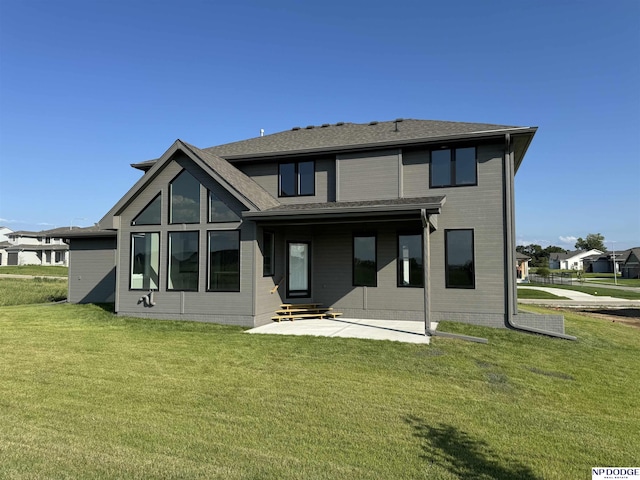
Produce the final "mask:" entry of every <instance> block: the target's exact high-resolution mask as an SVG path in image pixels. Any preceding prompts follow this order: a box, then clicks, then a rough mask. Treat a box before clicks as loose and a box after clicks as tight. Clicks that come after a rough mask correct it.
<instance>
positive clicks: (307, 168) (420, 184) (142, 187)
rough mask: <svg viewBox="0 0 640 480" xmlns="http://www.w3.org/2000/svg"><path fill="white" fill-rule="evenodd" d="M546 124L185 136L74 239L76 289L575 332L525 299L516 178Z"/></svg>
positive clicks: (195, 314) (257, 318) (210, 318)
mask: <svg viewBox="0 0 640 480" xmlns="http://www.w3.org/2000/svg"><path fill="white" fill-rule="evenodd" d="M535 132H536V128H535V127H512V126H504V125H490V124H478V123H459V122H443V121H426V120H406V119H405V120H401V119H398V120H395V121H387V122H371V123H368V124H354V123H336V124H324V125H320V126H308V127H303V128H297V127H296V128H293V129H291V130H289V131H284V132H280V133H276V134H272V135H266V136H260V137H256V138H252V139H249V140H244V141H239V142H235V143H229V144H225V145H220V146H216V147H211V148H205V149H199V148H196V147H194V146H192V145H189V144H187V143H185V142H183V141H180V140H177V141H176V142H175V143H174V144H173V145H172V146H171V147H170V148H169V149H168V150H167V151H166V152H165V154H164V155H162V157H160V158H158V159H156V160H152V161H146V162H141V163H137V164H134V165H133V167H135V168H138V169H140V170H141V171H143V172H144V174H143V175H142V176H141V178H140V180H139V181H138V182H137V183H136V184H135V185H134V186H133V187H132V188H131V190H129V192H127V194H126V195H125V196H124V197H122V198H121V199H120V200H119V201H118V203H117V204H116V205H115V206H114V207H113V208H112V209H111V210H110V211H109V212H108V213H107V215H105V217H104V218H103V219H102V220H100V222H99V224H98V226H97V227H96V228H91V229H85V230H84V231H76V233H75V234H74V235H70V236H69V240H68V241H69V243H70V255H71V259H70V272H69V299H70V301H72V302H101V301H113V302H115V309H116V311H117V312H118V313H119V314H123V315H131V316H138V317H149V318H158V319H185V320H187V319H188V320H200V321H207V322H217V323H225V324H235V325H243V326H257V325H261V324H264V323H267V322H270V321H271V318H272V317H273V315H274V312H275V311H276V310H277V309H278V308H279V306H280V304H283V303H294V304H295V303H318V304H322V305H324V306H326V307H333V308H334V309H335V310H336V311H340V312H342V313H343V315H344V317H350V318H375V319H393V320H407V321H423V320H424V319H425V316H426V317H428V319H429V320H433V321H438V320H455V321H462V322H469V323H475V324H480V325H489V326H495V327H504V326H523V327H525V328H526V327H534V328H537V329H541V330H547V331H552V332H558V333H562V332H563V331H564V326H563V320H562V317H561V316H534V315H529V314H522V313H518V311H517V298H516V258H515V240H514V231H515V229H514V222H515V220H514V175H515V173H516V171H517V170H518V167H519V166H520V164H521V162H522V160H523V158H524V155H525V152H526V151H527V148H528V146H529V144H530V142H531V140H532V139H533V136H534V134H535Z"/></svg>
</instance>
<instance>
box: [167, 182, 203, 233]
mask: <svg viewBox="0 0 640 480" xmlns="http://www.w3.org/2000/svg"><path fill="white" fill-rule="evenodd" d="M169 223H200V182H199V181H198V180H197V179H196V178H195V177H194V176H193V175H191V174H190V173H189V172H187V171H186V170H183V171H182V172H180V174H178V176H176V178H174V179H173V180H172V181H171V183H169Z"/></svg>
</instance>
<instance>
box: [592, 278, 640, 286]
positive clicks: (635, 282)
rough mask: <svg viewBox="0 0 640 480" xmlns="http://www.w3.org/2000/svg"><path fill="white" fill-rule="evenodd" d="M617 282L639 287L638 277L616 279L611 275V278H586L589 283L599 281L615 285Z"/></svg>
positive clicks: (621, 284) (639, 279)
mask: <svg viewBox="0 0 640 480" xmlns="http://www.w3.org/2000/svg"><path fill="white" fill-rule="evenodd" d="M616 281H617V284H618V285H620V286H623V287H640V278H619V277H618V279H617V280H616V279H614V278H613V277H611V278H608V277H607V278H593V279H590V280H587V282H588V283H589V284H594V283H601V284H606V285H615V284H616Z"/></svg>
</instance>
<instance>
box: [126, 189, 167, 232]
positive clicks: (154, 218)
mask: <svg viewBox="0 0 640 480" xmlns="http://www.w3.org/2000/svg"><path fill="white" fill-rule="evenodd" d="M161 208H162V196H161V195H160V194H158V195H156V196H155V198H154V199H153V200H151V201H150V202H149V203H148V204H147V206H146V207H144V208H143V209H142V211H141V212H140V213H139V214H138V215H137V216H136V218H134V219H133V221H132V222H131V225H160V223H162V215H161Z"/></svg>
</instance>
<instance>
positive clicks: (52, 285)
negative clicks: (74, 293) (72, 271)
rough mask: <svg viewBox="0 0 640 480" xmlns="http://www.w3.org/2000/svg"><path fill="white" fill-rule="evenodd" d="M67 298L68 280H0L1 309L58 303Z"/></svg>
mask: <svg viewBox="0 0 640 480" xmlns="http://www.w3.org/2000/svg"><path fill="white" fill-rule="evenodd" d="M65 298H67V280H58V279H54V278H32V279H31V278H0V307H4V306H7V305H29V304H32V303H46V302H56V301H59V300H64V299H65Z"/></svg>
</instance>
